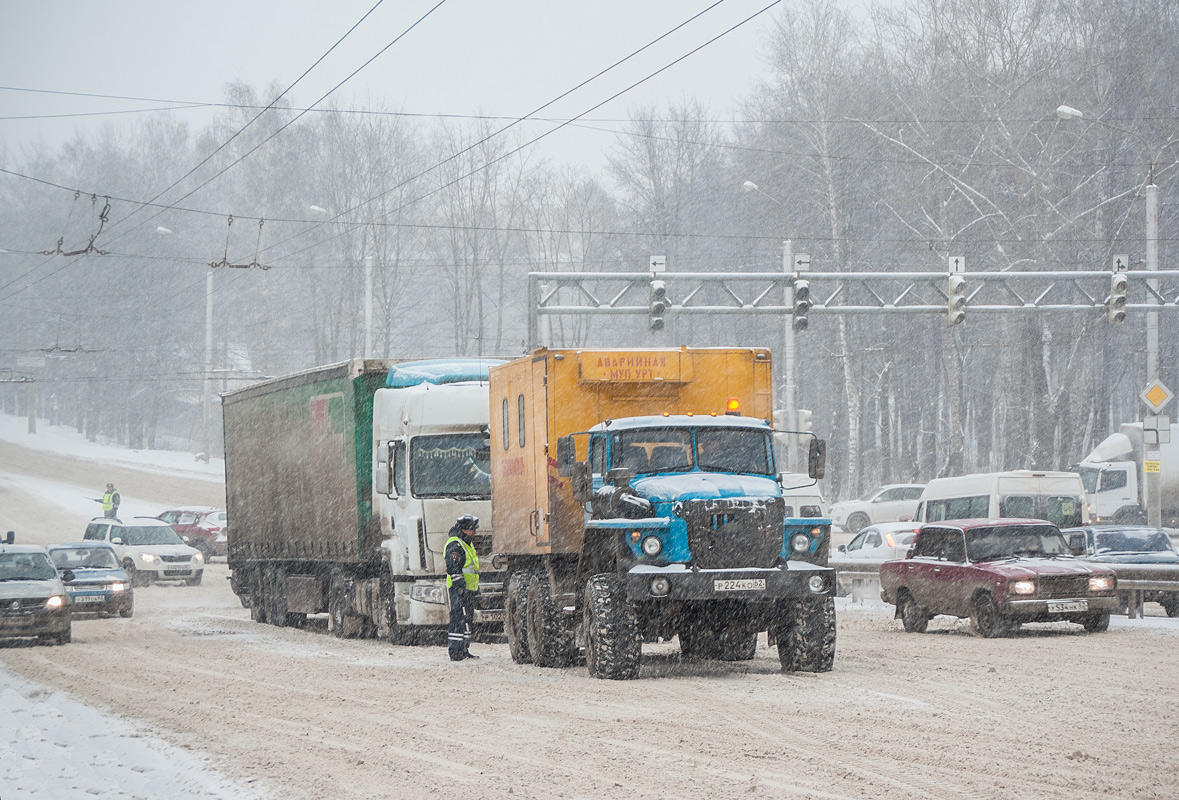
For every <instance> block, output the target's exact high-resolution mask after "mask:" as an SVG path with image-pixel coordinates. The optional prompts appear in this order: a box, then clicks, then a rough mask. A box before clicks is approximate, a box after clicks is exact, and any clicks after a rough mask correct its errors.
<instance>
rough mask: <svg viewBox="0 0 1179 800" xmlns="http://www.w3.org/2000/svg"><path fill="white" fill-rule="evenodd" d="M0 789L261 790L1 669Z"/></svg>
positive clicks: (68, 799) (198, 793)
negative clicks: (234, 780)
mask: <svg viewBox="0 0 1179 800" xmlns="http://www.w3.org/2000/svg"><path fill="white" fill-rule="evenodd" d="M0 787H3V797H4V800H45V799H46V798H54V800H74V799H75V798H76V799H77V800H83V799H85V800H93V799H94V798H112V799H113V798H153V799H156V798H158V800H172V798H185V799H186V800H187V799H188V798H193V799H196V798H216V799H217V800H239V799H240V800H248V799H249V798H258V797H259V796H260V795H258V794H257V793H255V792H253V791H251V790H249V789H246V788H243V787H241V786H238V785H236V784H234V783H233V782H232V781H230V780H228V779H227V778H224V777H222V776H221V775H219V774H217V773H216V772H213V771H212V770H210V769H209V768H208V767H206V766H205V765H203V764H202V763H201V762H200V761H199V760H198V759H196V758H195V757H193V756H192V755H190V754H189V753H186V752H184V751H183V750H180V749H178V748H176V747H174V746H172V745H170V744H168V743H167V742H165V741H163V740H161V739H157V738H155V737H153V736H149V735H146V734H144V733H143V732H141V731H139V730H137V729H136V728H134V727H133V726H132V725H130V724H129V723H128V722H126V721H124V720H122V719H119V718H118V717H115V716H112V715H110V714H103V713H101V712H99V711H96V710H94V709H93V708H90V707H89V706H87V705H84V704H83V703H79V702H78V701H76V700H74V699H73V698H71V697H70V696H69V695H67V694H65V693H63V692H56V691H52V690H49V689H46V688H44V687H41V686H38V685H36V684H33V683H29V682H28V681H26V680H24V679H22V678H20V677H18V676H16V675H13V674H12V673H11V672H8V671H7V670H4V669H3V668H0Z"/></svg>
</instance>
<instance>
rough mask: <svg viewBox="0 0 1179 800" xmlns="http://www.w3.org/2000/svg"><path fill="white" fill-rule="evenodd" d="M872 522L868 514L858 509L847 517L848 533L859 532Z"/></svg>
mask: <svg viewBox="0 0 1179 800" xmlns="http://www.w3.org/2000/svg"><path fill="white" fill-rule="evenodd" d="M871 524H872V520H870V519H868V515H867V514H865V513H864V512H862V511H857V512H856V513H855V514H852V515H851V516H850V517H848V518H847V530H848V533H859V532H860V531H862V530H863V529H864V528H867V527H868V526H869V525H871Z"/></svg>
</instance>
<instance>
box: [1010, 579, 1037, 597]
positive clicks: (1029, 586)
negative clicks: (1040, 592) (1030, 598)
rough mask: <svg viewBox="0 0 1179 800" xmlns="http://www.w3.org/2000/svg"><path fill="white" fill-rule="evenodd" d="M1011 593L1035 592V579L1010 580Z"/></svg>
mask: <svg viewBox="0 0 1179 800" xmlns="http://www.w3.org/2000/svg"><path fill="white" fill-rule="evenodd" d="M1011 593H1012V594H1035V593H1036V582H1035V581H1012V582H1011Z"/></svg>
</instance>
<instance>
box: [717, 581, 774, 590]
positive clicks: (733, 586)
mask: <svg viewBox="0 0 1179 800" xmlns="http://www.w3.org/2000/svg"><path fill="white" fill-rule="evenodd" d="M712 589H713V591H716V592H764V591H765V590H766V579H765V578H740V579H738V580H724V579H718V580H714V581H713V582H712Z"/></svg>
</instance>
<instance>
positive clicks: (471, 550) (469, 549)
mask: <svg viewBox="0 0 1179 800" xmlns="http://www.w3.org/2000/svg"><path fill="white" fill-rule="evenodd" d="M451 542H458V543H459V546H460V547H462V548H463V552H464V553H466V554H467V559H466V561H465V562H464V563H463V583H465V584H466V585H467V589H468V590H469V591H472V592H474V591H478V589H479V554H478V553H476V552H475V545H473V544H467V543H466V542H464V541H463V540H462V539H460V538H459V537H457V536H451V537H450V538H449V539H447V540H446V544H445V545H443V548H442V549H443V552H445V551H446V548H448V547H450V543H451ZM450 580H451V579H450V573H447V575H446V588H447V589H449V588H450Z"/></svg>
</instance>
